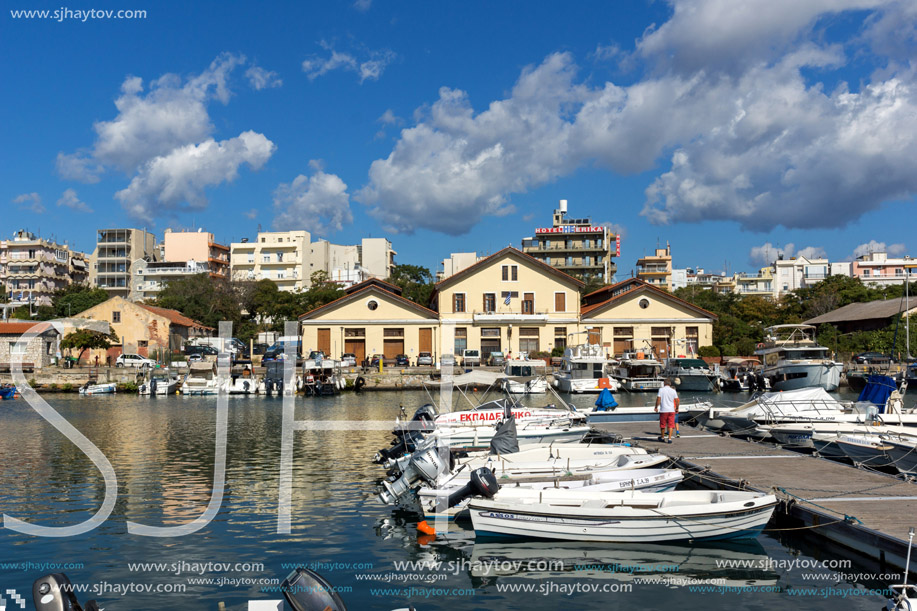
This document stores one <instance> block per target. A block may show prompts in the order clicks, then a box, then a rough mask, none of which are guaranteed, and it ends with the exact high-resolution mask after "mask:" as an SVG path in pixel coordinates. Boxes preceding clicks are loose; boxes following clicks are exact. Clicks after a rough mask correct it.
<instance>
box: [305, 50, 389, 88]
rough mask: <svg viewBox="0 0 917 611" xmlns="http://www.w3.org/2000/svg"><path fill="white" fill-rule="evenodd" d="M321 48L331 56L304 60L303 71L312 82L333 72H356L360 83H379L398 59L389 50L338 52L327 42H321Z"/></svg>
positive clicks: (311, 57) (310, 57) (318, 56)
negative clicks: (387, 69)
mask: <svg viewBox="0 0 917 611" xmlns="http://www.w3.org/2000/svg"><path fill="white" fill-rule="evenodd" d="M319 46H321V47H322V48H323V49H325V51H327V52H329V53H330V55H327V56H321V55H318V54H314V55H311V56H309V57H308V58H306V59H305V60H303V63H302V69H303V72H305V73H306V76H307V77H308V78H309V80H310V81H314V80H315V79H317V78H318V77H320V76H323V75H325V74H327V73H329V72H331V71H332V70H347V71H350V72H356V73H357V74H358V75H359V76H360V83H363V81H366V80H371V81H377V80H379V77H381V76H382V73H383V72H384V71H385V69H386V68H387V67H388V65H389V64H391V63H392V62H393V61H394V60H395V57H396V56H395V54H394V53H393V52H392V51H390V50H388V49H383V50H381V51H373V50H363V49H361V50H359V51H354V52H345V51H337V50H336V49H334V47H332V45H331V44H329V43H327V42H325V41H321V42H320V43H319ZM357 54H359V55H361V57H357Z"/></svg>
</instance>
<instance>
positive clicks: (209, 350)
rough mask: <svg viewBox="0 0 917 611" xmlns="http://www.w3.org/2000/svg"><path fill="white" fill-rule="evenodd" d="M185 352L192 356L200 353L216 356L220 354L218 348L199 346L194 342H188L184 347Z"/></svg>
mask: <svg viewBox="0 0 917 611" xmlns="http://www.w3.org/2000/svg"><path fill="white" fill-rule="evenodd" d="M184 352H185V354H187V355H188V356H191V355H192V354H200V355H201V356H216V355H217V354H219V353H218V352H217V349H216V348H214V347H212V346H199V345H194V344H187V345H186V346H185V349H184Z"/></svg>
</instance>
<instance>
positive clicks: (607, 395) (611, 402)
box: [595, 388, 618, 412]
mask: <svg viewBox="0 0 917 611" xmlns="http://www.w3.org/2000/svg"><path fill="white" fill-rule="evenodd" d="M595 406H596V408H597V409H596V411H600V412H604V411H608V410H613V409H614V408H616V407H618V402H617V401H615V397H614V395H613V394H611V390H609V389H608V388H603V389H602V392H600V393H599V397H598V398H597V399H596V400H595Z"/></svg>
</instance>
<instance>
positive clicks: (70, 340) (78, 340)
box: [60, 329, 113, 361]
mask: <svg viewBox="0 0 917 611" xmlns="http://www.w3.org/2000/svg"><path fill="white" fill-rule="evenodd" d="M112 339H113V338H112V337H111V336H109V335H105V334H104V333H99V332H98V331H92V330H91V329H79V330H77V331H74V332H73V333H68V334H67V336H66V337H65V338H64V339H62V340H61V343H60V347H61V348H63V349H64V350H73V349H76V350H79V351H80V352H79V354H78V355H77V357H76V360H77V361H79V360H80V359H81V358H83V353H84V352H86V351H87V350H91V349H96V348H98V349H102V350H107V349H108V348H111V342H112Z"/></svg>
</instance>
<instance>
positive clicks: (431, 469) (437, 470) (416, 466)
mask: <svg viewBox="0 0 917 611" xmlns="http://www.w3.org/2000/svg"><path fill="white" fill-rule="evenodd" d="M448 468H449V466H448V465H447V464H446V461H445V460H443V457H442V456H440V455H439V448H438V447H437V446H436V445H430V446H427V447H426V448H424V449H422V450H418V451H417V452H414V453H413V454H411V456H410V457H409V458H408V460H407V463H406V464H405V466H404V471H403V473H402V475H401V477H400V478H398V479H397V480H396V481H394V482H387V481H384V482H382V487H383V490H382V492H380V493H379V500H380V501H382V502H383V503H387V504H391V503H394V502H395V501H396V500H398V499H399V498H400V497H402V496H404V495H405V494H407V493H408V492H409V491H410V490H411V488H413V487H414V486H416V485H417V483H418V482H420V481H421V480H423V481H426V482H428V483H433V482H435V481H436V478H438V477H439V476H440V475H442V474H443V473H445V472H446V471H447V470H448Z"/></svg>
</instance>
